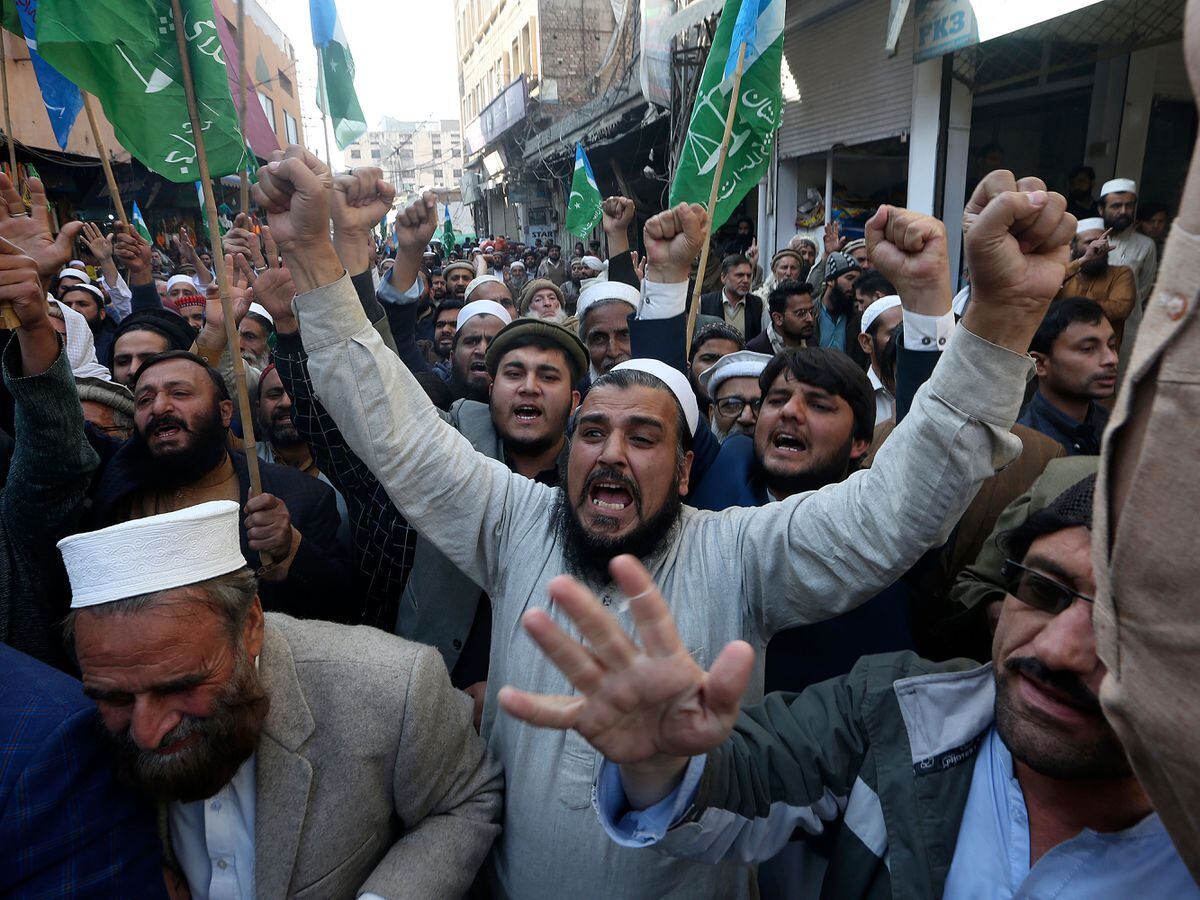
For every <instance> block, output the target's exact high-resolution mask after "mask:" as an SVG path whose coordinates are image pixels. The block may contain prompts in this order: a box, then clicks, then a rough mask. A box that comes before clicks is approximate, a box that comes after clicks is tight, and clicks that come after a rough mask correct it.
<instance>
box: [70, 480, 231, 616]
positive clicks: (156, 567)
mask: <svg viewBox="0 0 1200 900" xmlns="http://www.w3.org/2000/svg"><path fill="white" fill-rule="evenodd" d="M240 514H241V509H240V507H239V506H238V504H236V503H234V502H233V501H232V500H217V501H213V502H211V503H201V504H199V505H197V506H189V507H186V508H185V509H180V510H176V511H175V512H170V513H166V514H165V515H161V516H148V517H146V518H144V519H133V520H132V521H129V522H122V523H121V524H120V525H113V526H111V527H110V528H102V529H101V530H100V531H89V532H86V533H84V534H76V535H74V536H72V537H69V538H64V539H63V540H61V541H59V542H58V549H59V552H60V553H62V558H63V563H64V564H65V565H66V567H67V575H68V577H69V578H70V579H71V609H81V608H83V607H86V606H99V605H100V604H102V603H115V602H116V601H117V600H124V599H126V598H128V597H137V596H139V595H141V594H150V593H154V592H156V591H166V590H170V589H171V588H177V587H183V586H184V585H188V584H196V583H197V582H200V581H207V580H208V579H210V578H216V577H217V576H219V575H227V574H229V573H230V572H236V571H237V570H238V569H242V568H245V567H246V559H245V557H243V556H242V547H241V542H240V539H239V523H240V518H239V517H240ZM185 547H186V548H187V550H186V552H184V551H183V550H182V549H181V548H185Z"/></svg>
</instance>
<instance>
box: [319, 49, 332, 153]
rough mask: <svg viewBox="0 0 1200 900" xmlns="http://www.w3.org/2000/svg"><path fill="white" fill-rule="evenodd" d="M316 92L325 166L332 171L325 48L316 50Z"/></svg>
mask: <svg viewBox="0 0 1200 900" xmlns="http://www.w3.org/2000/svg"><path fill="white" fill-rule="evenodd" d="M317 83H318V86H317V90H319V91H320V92H321V99H322V100H323V101H324V102H323V103H322V104H321V133H322V134H324V135H325V164H326V165H327V166H329V171H330V172H332V171H333V154H332V153H330V151H329V120H328V118H327V117H328V115H329V94H328V92H327V91H326V89H325V48H324V47H318V48H317Z"/></svg>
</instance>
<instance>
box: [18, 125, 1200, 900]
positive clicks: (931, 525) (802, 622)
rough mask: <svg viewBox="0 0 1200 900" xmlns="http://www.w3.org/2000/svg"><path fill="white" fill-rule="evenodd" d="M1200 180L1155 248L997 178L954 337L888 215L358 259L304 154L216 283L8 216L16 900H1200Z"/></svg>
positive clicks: (1115, 202) (939, 235)
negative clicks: (1198, 689)
mask: <svg viewBox="0 0 1200 900" xmlns="http://www.w3.org/2000/svg"><path fill="white" fill-rule="evenodd" d="M1196 165H1197V163H1195V162H1194V163H1193V166H1194V168H1193V171H1192V176H1191V180H1189V184H1188V187H1187V189H1185V192H1184V194H1183V195H1182V199H1181V201H1180V210H1179V214H1178V218H1177V219H1176V220H1175V223H1174V225H1173V227H1172V229H1171V234H1170V237H1169V238H1167V239H1166V241H1165V249H1164V248H1163V245H1162V243H1161V241H1159V242H1158V243H1156V241H1158V239H1160V238H1162V237H1163V231H1164V229H1165V218H1164V221H1163V222H1158V223H1156V222H1155V221H1154V220H1155V219H1157V218H1160V217H1163V211H1162V210H1160V209H1157V208H1156V209H1154V210H1150V211H1147V210H1146V209H1145V208H1143V209H1141V210H1140V213H1141V218H1140V219H1139V202H1138V201H1139V198H1138V186H1137V184H1136V183H1135V182H1134V181H1132V180H1129V179H1127V178H1115V179H1112V180H1110V181H1108V182H1106V183H1104V184H1103V185H1101V186H1100V188H1099V191H1098V197H1097V198H1093V191H1094V173H1090V172H1089V171H1088V170H1085V169H1080V170H1077V171H1076V172H1075V173H1072V178H1071V189H1070V192H1069V198H1068V197H1065V196H1063V195H1060V194H1057V193H1054V192H1052V191H1049V190H1047V188H1046V185H1045V184H1044V183H1043V182H1042V181H1041V180H1039V179H1038V178H1036V177H1024V178H1021V179H1020V180H1017V179H1016V178H1015V177H1014V175H1013V174H1012V173H1010V172H1007V171H1003V170H998V171H993V172H991V173H990V174H988V175H986V176H985V177H984V178H983V179H982V180H981V181H980V183H979V184H978V186H977V187H976V188H975V191H974V193H973V195H972V197H971V198H970V201H969V203H968V205H967V210H966V214H965V216H964V221H963V223H962V228H963V231H964V248H965V261H966V271H965V272H964V276H965V278H964V280H965V281H966V285H967V286H966V287H964V288H963V289H962V290H961V291H960V292H959V293H958V295H957V296H955V295H954V291H953V289H952V273H951V271H950V267H949V261H948V255H947V236H946V229H947V225H946V224H944V223H942V222H941V221H938V220H937V219H935V218H932V217H930V216H926V215H922V214H918V213H915V212H912V211H909V210H905V209H902V208H898V207H894V206H881V207H879V208H878V209H877V210H876V211H875V212H874V213H873V215H871V217H870V218H869V219H868V220H867V221H866V222H865V224H864V225H863V226H862V228H861V231H862V236H861V237H855V236H853V235H851V234H850V233H849V231H850V227H849V226H848V225H847V226H846V231H847V233H846V234H843V233H842V227H840V226H839V225H838V223H836V222H835V223H832V224H831V225H830V226H828V227H827V228H826V229H825V230H824V233H823V234H820V235H817V236H815V237H814V236H809V235H805V234H800V235H797V236H796V237H795V238H794V239H793V240H791V241H790V242H789V243H788V245H787V246H783V247H779V248H769V247H763V248H762V249H763V251H764V252H763V253H762V255H761V257H760V248H759V243H758V240H757V239H755V237H754V235H753V224H752V223H751V222H750V221H749V220H748V219H740V220H738V221H736V222H735V223H734V224H733V225H732V226H731V228H730V229H728V234H727V235H726V234H723V235H722V236H721V238H720V239H718V238H713V237H711V236H710V231H711V229H710V227H709V225H710V223H709V220H708V214H707V212H706V211H705V209H704V208H703V207H702V206H698V205H688V204H680V205H678V206H676V207H673V208H670V209H666V210H663V211H661V212H658V213H657V214H655V215H652V216H649V217H644V216H643V217H641V219H639V216H638V212H637V207H636V205H635V203H634V201H633V200H632V199H631V198H627V197H611V198H609V199H608V200H606V201H605V202H604V204H603V216H602V220H601V225H600V231H601V232H602V234H603V240H602V241H601V240H599V239H595V240H592V241H590V242H589V243H588V244H587V245H586V246H585V244H584V243H582V242H580V243H578V244H576V245H575V247H574V248H573V250H574V253H573V255H572V256H571V257H569V258H568V257H566V256H564V254H563V252H562V248H561V247H560V246H558V245H554V244H551V245H548V246H544V247H543V246H542V245H541V243H540V242H539V243H536V244H535V245H533V246H526V245H524V244H520V243H517V242H513V241H509V240H507V239H505V238H503V237H497V236H492V237H489V238H488V239H487V240H485V241H482V242H479V243H478V244H475V245H473V246H468V247H463V248H444V247H441V245H440V244H436V243H431V242H432V241H433V239H434V236H435V234H436V233H437V230H438V228H439V224H440V223H439V221H438V217H437V204H436V203H435V201H434V197H433V195H432V194H427V195H425V196H423V197H422V198H420V199H419V200H417V201H416V202H415V203H413V204H411V205H408V206H404V207H402V208H400V209H399V211H398V212H397V213H396V217H395V222H394V226H393V227H392V229H391V237H390V238H389V241H388V242H387V243H386V244H382V243H381V242H380V241H379V240H378V239H377V238H376V237H375V231H376V227H377V225H378V223H379V222H380V221H381V220H383V219H384V218H385V217H386V216H388V214H389V213H390V212H391V211H392V209H393V205H394V203H395V191H394V189H393V187H392V186H391V185H390V184H388V183H387V182H386V181H384V180H383V179H382V174H381V172H380V171H379V170H378V169H372V168H363V169H355V170H352V171H351V172H348V173H344V174H340V175H335V174H333V173H331V172H330V171H329V170H328V169H327V168H326V167H325V166H324V165H323V164H322V163H321V162H320V161H319V160H317V159H316V158H315V157H313V156H312V155H311V154H309V153H308V152H307V151H305V150H303V148H300V147H289V148H288V149H287V150H286V152H280V153H279V154H277V157H276V158H275V159H274V160H272V161H271V162H270V163H269V164H268V165H266V166H265V167H264V168H263V169H262V170H261V171H260V172H259V175H258V182H257V184H256V185H255V187H254V191H253V197H254V202H255V205H256V208H257V215H256V216H252V215H248V214H243V215H241V216H239V217H238V218H237V220H236V221H235V222H234V223H233V227H232V228H231V229H229V231H228V232H227V233H226V234H224V235H223V236H222V238H221V246H220V251H219V252H221V253H222V256H221V258H220V259H217V260H214V259H213V258H212V256H211V254H210V253H209V252H207V251H206V250H204V248H203V247H202V246H201V247H198V246H196V245H195V244H194V243H193V241H192V239H191V238H190V236H189V235H188V234H187V233H186V232H181V233H180V234H179V235H178V236H177V237H176V238H174V239H173V241H172V243H171V245H170V248H169V252H164V251H163V250H161V249H159V248H158V247H156V246H153V245H152V244H151V243H150V242H148V241H146V240H145V239H144V238H143V237H141V236H140V235H139V234H138V232H137V231H136V230H135V229H133V228H130V227H127V226H126V227H121V226H117V227H116V228H115V229H114V230H113V231H112V232H111V233H108V234H106V233H105V232H104V231H102V230H101V229H100V228H98V227H97V226H96V225H94V224H91V223H81V222H71V223H67V224H66V225H64V226H63V227H62V229H61V231H59V233H58V234H57V235H54V234H52V230H51V223H50V218H49V215H48V212H47V202H46V197H45V193H44V190H43V187H42V185H41V184H40V182H38V181H37V180H35V179H31V180H29V181H28V183H27V184H26V185H24V187H25V189H26V190H27V192H28V195H29V197H30V198H31V201H32V202H31V203H30V205H28V206H27V205H26V204H25V203H24V201H23V200H22V195H21V193H20V192H18V190H17V186H16V185H14V184H13V183H12V182H11V181H9V180H8V178H7V177H6V176H4V175H0V200H2V201H3V202H2V204H0V305H2V306H6V307H11V311H12V314H13V315H14V316H15V320H16V322H17V323H19V324H16V325H14V326H13V327H11V328H10V329H8V330H5V331H3V332H0V345H2V347H0V362H2V369H3V381H4V390H3V395H2V396H3V402H2V403H0V411H2V412H3V415H2V416H0V451H2V454H3V457H4V466H3V471H4V474H5V479H6V480H5V483H4V488H3V493H2V494H0V497H2V500H0V530H2V534H3V537H4V541H3V545H2V548H3V549H2V553H3V555H2V557H0V559H2V560H3V563H4V565H3V568H2V569H0V577H2V578H3V582H2V585H0V642H2V643H0V672H2V674H0V847H5V848H7V849H6V850H5V851H3V852H4V854H5V856H6V858H7V859H8V861H9V864H8V865H7V866H5V867H3V870H2V871H0V894H2V895H4V896H21V897H26V896H27V897H44V896H51V895H53V896H76V895H78V896H105V897H110V896H131V897H134V896H136V897H142V896H147V897H149V896H154V897H158V896H164V895H166V896H171V897H186V896H190V897H193V898H214V900H216V898H242V900H245V898H250V897H254V896H258V897H283V896H292V895H297V896H299V895H304V896H313V897H330V898H342V897H346V898H353V897H367V898H380V897H382V898H396V897H413V898H428V897H459V896H464V895H467V894H471V895H472V896H494V897H513V898H522V900H524V898H540V897H547V898H549V897H560V896H580V897H593V896H610V897H655V898H660V897H680V898H683V897H687V898H696V897H752V896H764V897H799V896H822V897H837V898H883V897H890V896H906V897H939V896H946V897H952V898H967V897H971V898H974V897H997V898H1012V897H1049V896H1054V897H1058V898H1064V900H1067V898H1085V897H1086V898H1094V897H1124V896H1132V895H1135V894H1143V895H1147V896H1152V897H1184V896H1200V889H1198V888H1197V886H1196V882H1195V881H1193V874H1192V873H1197V874H1200V842H1198V841H1197V840H1196V829H1195V826H1194V824H1193V819H1194V811H1193V810H1194V806H1193V804H1192V803H1191V802H1190V801H1191V799H1193V798H1195V796H1196V793H1195V791H1194V790H1193V785H1194V784H1195V776H1194V775H1191V774H1188V773H1190V769H1192V768H1194V766H1193V764H1192V762H1191V759H1190V752H1189V751H1190V746H1191V742H1190V741H1189V740H1188V737H1189V734H1188V732H1187V726H1188V725H1190V724H1191V722H1192V721H1193V720H1194V715H1193V714H1192V713H1191V708H1190V700H1189V699H1188V697H1189V693H1188V690H1187V687H1188V685H1189V679H1188V678H1187V677H1186V672H1187V671H1191V668H1189V667H1188V661H1189V659H1190V656H1189V654H1191V652H1192V649H1191V648H1194V647H1195V646H1196V642H1195V641H1194V640H1192V638H1195V637H1196V631H1195V629H1196V626H1195V625H1194V624H1193V622H1192V621H1190V620H1188V619H1187V608H1186V606H1185V605H1183V604H1175V605H1171V604H1169V603H1167V602H1165V601H1166V599H1167V598H1168V597H1170V596H1172V595H1174V596H1175V597H1176V598H1178V597H1179V596H1186V595H1187V593H1188V592H1190V591H1191V590H1192V586H1191V584H1190V583H1188V582H1186V579H1185V577H1184V571H1185V569H1186V562H1184V563H1181V562H1180V561H1179V559H1178V556H1179V555H1180V553H1182V555H1183V556H1187V553H1186V550H1185V549H1183V548H1181V545H1180V542H1179V541H1178V540H1175V539H1172V540H1169V541H1167V542H1166V543H1167V550H1165V551H1163V552H1155V553H1151V554H1147V556H1146V557H1144V558H1143V557H1142V556H1140V554H1139V552H1138V551H1135V550H1134V548H1135V547H1136V548H1139V550H1140V548H1141V547H1142V546H1143V543H1144V542H1145V541H1146V540H1148V539H1150V538H1149V535H1148V532H1147V529H1148V528H1151V527H1154V528H1161V529H1164V530H1165V531H1172V530H1175V529H1173V527H1172V526H1175V525H1177V524H1178V525H1182V524H1183V523H1182V521H1180V519H1179V516H1180V511H1181V510H1184V509H1186V508H1187V507H1186V505H1181V500H1182V499H1183V498H1184V497H1185V496H1187V492H1188V491H1190V490H1191V489H1190V488H1188V489H1186V490H1184V489H1181V488H1179V487H1178V485H1177V484H1176V482H1177V479H1172V478H1171V477H1169V476H1168V475H1167V474H1165V471H1164V470H1163V468H1162V467H1161V465H1159V464H1156V460H1161V458H1162V457H1163V455H1164V454H1165V453H1166V444H1165V442H1166V441H1167V440H1170V441H1171V442H1172V443H1171V447H1172V449H1175V447H1176V446H1177V443H1176V442H1177V441H1178V438H1179V437H1180V435H1181V434H1186V433H1194V430H1195V424H1194V415H1193V414H1194V410H1195V403H1194V399H1192V391H1193V390H1194V388H1192V387H1191V386H1192V385H1194V383H1195V379H1194V377H1191V378H1190V379H1189V375H1190V376H1194V372H1195V367H1194V358H1190V357H1189V355H1188V354H1189V351H1194V350H1195V347H1194V345H1195V342H1196V334H1195V328H1194V325H1192V324H1191V319H1192V317H1190V316H1189V313H1190V311H1191V309H1192V308H1194V306H1195V289H1194V277H1192V275H1194V273H1195V272H1196V271H1197V270H1200V249H1198V248H1200V239H1198V238H1196V237H1194V236H1193V235H1194V234H1196V233H1198V229H1200V175H1197V174H1196V171H1197V170H1196V168H1195V166H1196ZM1089 176H1090V180H1089ZM1193 182H1194V183H1193ZM1148 212H1149V213H1150V214H1147V213H1148ZM635 226H636V227H637V229H638V233H635ZM953 227H958V224H957V223H954V225H953ZM1155 228H1157V229H1158V232H1157V234H1155V233H1153V230H1154V229H1155ZM1139 229H1142V230H1139ZM1143 231H1148V233H1143ZM706 242H711V245H712V248H713V249H714V250H715V251H716V254H715V256H714V259H713V265H712V266H711V270H710V271H703V272H701V271H698V269H697V266H698V262H697V261H698V259H699V257H700V255H701V250H702V248H703V247H704V245H705V243H706ZM1160 250H1162V252H1163V259H1162V261H1161V265H1160V260H1159V254H1160ZM766 251H770V252H769V256H768V253H767V252H766ZM214 263H217V264H221V265H214ZM217 268H220V269H223V270H224V273H225V274H224V278H225V280H226V281H227V287H226V288H225V290H226V291H227V297H226V298H225V299H227V300H228V301H230V303H229V305H228V309H230V310H232V312H233V315H234V319H235V322H234V323H233V325H234V326H235V327H234V330H235V331H236V334H237V335H238V338H239V341H240V346H239V347H238V350H237V355H238V356H239V357H240V359H239V360H236V361H235V360H234V359H233V358H232V357H231V355H230V352H229V347H228V344H227V329H226V319H225V315H226V313H225V310H226V307H225V306H224V305H223V303H222V297H221V291H222V287H221V286H220V285H219V284H218V281H219V280H220V279H219V278H218V275H217V271H216V270H217ZM1189 273H1192V275H1189ZM697 282H699V285H698V286H697ZM1156 282H1157V284H1158V287H1157V289H1156V288H1155V285H1156ZM1139 333H1140V334H1141V335H1142V337H1141V339H1140V340H1139V339H1138V335H1139ZM1135 341H1137V349H1136V350H1135V349H1134V342H1135ZM242 391H246V392H247V397H248V401H249V406H248V407H243V406H242V405H241V404H240V402H239V399H240V396H241V393H242ZM247 416H248V417H249V421H248V420H247ZM1106 429H1107V431H1108V434H1109V435H1110V436H1109V437H1108V438H1105V434H1106ZM1187 429H1191V431H1190V432H1188V430H1187ZM1114 431H1115V432H1116V433H1117V435H1118V438H1113V437H1111V435H1112V434H1113V433H1114ZM251 432H253V435H254V442H253V443H251V442H250V441H249V440H248V438H249V436H250V433H251ZM1102 452H1103V454H1104V456H1103V457H1102V456H1101V454H1102ZM1176 468H1177V467H1171V469H1172V470H1175V469H1176ZM255 469H257V475H256V474H255ZM259 484H261V488H258V485H259ZM1131 511H1132V512H1131ZM1134 516H1136V518H1133V517H1134ZM1155 522H1156V523H1157V525H1152V523H1155ZM1165 531H1164V533H1165ZM1184 533H1185V532H1184ZM1154 534H1160V532H1159V531H1154ZM1181 565H1182V566H1184V568H1183V569H1181ZM1164 586H1166V591H1165V593H1164ZM1093 610H1094V612H1095V619H1093ZM1193 665H1194V663H1193ZM747 704H748V706H747ZM743 706H746V708H744V709H743V708H742V707H743ZM1181 706H1182V707H1183V708H1181ZM1188 779H1191V780H1190V781H1189V780H1188Z"/></svg>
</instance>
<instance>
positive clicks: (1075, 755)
mask: <svg viewBox="0 0 1200 900" xmlns="http://www.w3.org/2000/svg"><path fill="white" fill-rule="evenodd" d="M1003 668H1004V671H1005V672H1007V673H1008V675H1007V677H1004V676H1002V675H1001V672H1000V671H999V670H997V672H996V732H997V733H998V734H999V735H1000V739H1001V740H1002V741H1004V746H1006V747H1007V748H1008V750H1009V752H1010V753H1012V755H1013V757H1014V758H1015V759H1019V760H1020V761H1021V762H1023V763H1025V765H1027V766H1029V768H1031V769H1033V771H1035V772H1037V773H1039V774H1040V775H1045V776H1046V777H1047V778H1057V779H1061V780H1063V781H1084V780H1094V779H1105V780H1110V779H1111V780H1115V779H1122V778H1129V777H1130V776H1131V775H1132V774H1133V770H1132V768H1131V767H1130V765H1129V760H1128V758H1127V757H1126V756H1125V750H1124V748H1123V747H1122V746H1121V742H1120V741H1119V740H1118V739H1117V735H1116V733H1115V732H1113V731H1112V728H1111V726H1108V725H1107V723H1105V722H1104V718H1103V715H1102V714H1101V710H1100V701H1099V699H1098V698H1097V697H1096V696H1095V694H1093V693H1092V692H1091V691H1090V690H1089V689H1088V688H1087V687H1086V686H1085V685H1084V684H1083V682H1082V681H1080V680H1079V678H1078V677H1077V676H1075V675H1071V674H1068V673H1066V672H1056V671H1053V670H1051V669H1049V668H1047V667H1046V666H1045V665H1044V664H1043V663H1042V662H1041V661H1040V660H1037V659H1035V658H1033V657H1025V658H1013V659H1009V660H1007V661H1006V662H1005V663H1004V667H1003ZM1018 672H1021V673H1024V674H1025V675H1028V676H1029V677H1030V678H1031V679H1032V680H1034V681H1042V682H1044V683H1045V684H1047V685H1049V686H1051V687H1054V688H1055V689H1057V690H1060V691H1063V692H1064V693H1066V694H1067V695H1068V696H1070V697H1072V698H1073V699H1074V700H1075V702H1076V703H1077V704H1078V705H1079V706H1081V707H1083V708H1084V709H1085V710H1087V711H1089V712H1092V713H1094V714H1095V715H1096V717H1097V718H1098V719H1099V721H1100V722H1101V723H1104V730H1105V732H1106V734H1105V735H1104V736H1103V737H1101V738H1100V740H1099V741H1097V742H1095V743H1089V744H1081V743H1079V742H1078V741H1074V740H1072V739H1071V737H1070V736H1069V735H1061V736H1056V735H1055V734H1054V733H1053V731H1050V730H1046V729H1042V728H1039V727H1038V725H1037V723H1035V722H1031V721H1029V720H1027V719H1024V718H1022V717H1021V716H1020V715H1019V714H1018V713H1017V711H1016V710H1015V709H1014V706H1013V701H1012V696H1011V694H1012V692H1013V691H1015V690H1016V689H1017V688H1016V684H1015V679H1016V678H1018V677H1020V676H1018V675H1017V674H1016V673H1018Z"/></svg>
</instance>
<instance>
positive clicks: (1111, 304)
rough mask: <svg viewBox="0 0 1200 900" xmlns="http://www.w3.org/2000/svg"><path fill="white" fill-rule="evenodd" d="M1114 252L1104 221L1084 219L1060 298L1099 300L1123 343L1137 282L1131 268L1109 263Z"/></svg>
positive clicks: (1073, 243) (1081, 221)
mask: <svg viewBox="0 0 1200 900" xmlns="http://www.w3.org/2000/svg"><path fill="white" fill-rule="evenodd" d="M1112 249H1113V248H1112V244H1111V243H1110V242H1109V240H1108V235H1107V234H1106V229H1105V225H1104V220H1103V219H1101V218H1098V217H1093V218H1089V219H1080V220H1079V224H1078V225H1076V226H1075V239H1074V240H1073V241H1071V262H1070V263H1068V264H1067V280H1066V281H1064V282H1063V286H1062V290H1060V291H1059V292H1058V296H1059V298H1062V297H1087V298H1088V299H1089V300H1095V301H1096V302H1097V303H1099V304H1100V308H1101V309H1103V310H1104V315H1105V317H1106V318H1107V319H1108V321H1109V324H1111V325H1112V327H1113V332H1114V333H1115V334H1116V336H1117V340H1118V341H1120V340H1121V336H1122V334H1123V332H1124V330H1125V320H1126V319H1128V318H1129V315H1130V313H1132V312H1133V307H1134V304H1135V303H1136V302H1137V296H1138V294H1137V280H1136V279H1135V278H1134V277H1133V270H1132V269H1131V268H1129V266H1119V265H1115V264H1113V263H1111V262H1109V256H1110V255H1111V252H1112Z"/></svg>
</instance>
